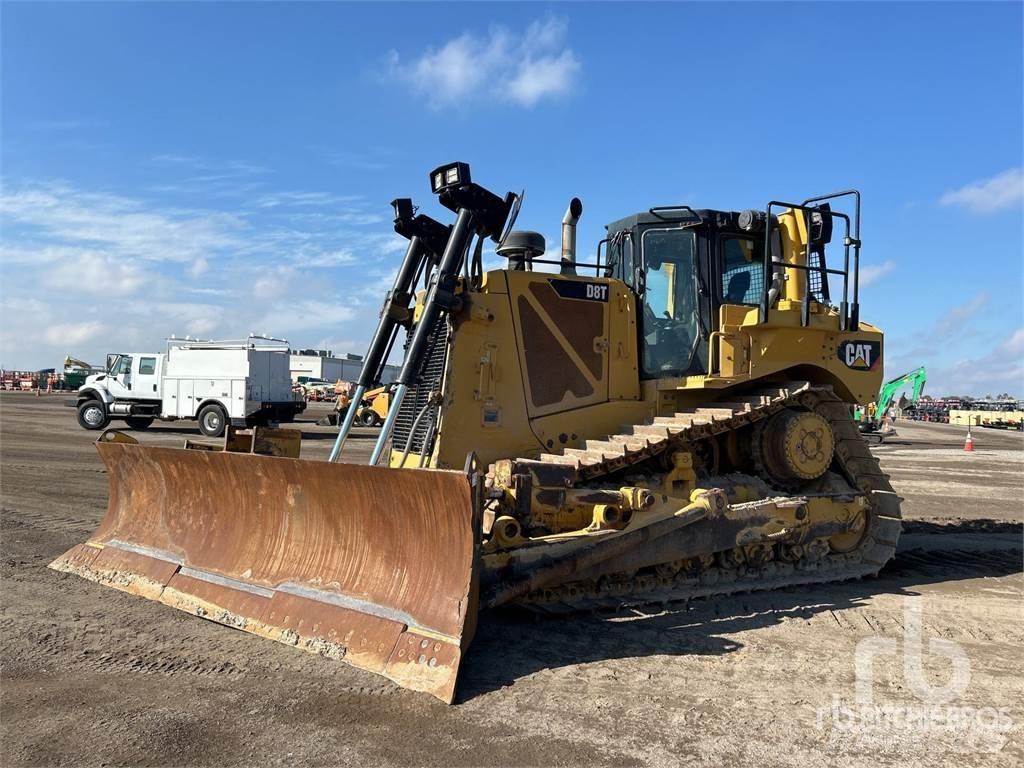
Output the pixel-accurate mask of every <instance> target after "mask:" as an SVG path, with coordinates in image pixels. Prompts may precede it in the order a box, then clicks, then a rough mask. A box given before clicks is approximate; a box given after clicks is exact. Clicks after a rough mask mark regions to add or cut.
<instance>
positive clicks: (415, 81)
mask: <svg viewBox="0 0 1024 768" xmlns="http://www.w3.org/2000/svg"><path fill="white" fill-rule="evenodd" d="M567 29H568V23H567V22H566V20H565V19H555V18H553V17H548V18H546V19H543V20H539V21H535V22H533V23H532V24H531V25H530V26H529V27H528V28H527V30H526V32H524V33H523V34H522V35H516V34H514V33H512V32H510V31H509V30H507V29H505V28H503V27H492V28H491V30H490V31H489V32H488V33H487V35H486V36H474V35H472V34H470V33H468V32H466V33H464V34H462V35H460V36H459V37H456V38H454V39H452V40H449V41H448V42H447V43H445V44H444V45H443V46H442V47H441V48H439V49H437V50H428V51H427V53H425V54H424V55H423V56H421V57H420V58H418V59H416V60H415V61H412V62H409V63H405V62H403V61H402V59H401V57H400V56H399V54H398V53H397V52H395V51H392V52H391V60H390V63H391V74H392V76H393V77H395V78H397V79H399V80H401V81H403V82H406V83H408V84H409V86H410V87H411V88H412V89H413V90H414V91H415V92H416V93H418V94H419V95H420V96H422V97H423V98H425V99H426V100H427V103H428V104H429V105H430V106H431V107H433V108H435V109H440V108H442V107H444V106H446V105H448V104H453V103H456V102H460V101H466V100H476V99H480V98H482V97H486V98H490V99H492V100H494V101H512V102H514V103H517V104H520V105H522V106H526V107H531V106H533V105H535V104H536V103H537V102H539V101H541V100H542V99H545V98H550V97H554V96H561V95H563V94H565V93H567V92H568V91H569V90H570V89H571V87H572V85H573V82H574V80H575V78H576V76H577V75H578V74H579V72H580V70H581V63H580V60H579V58H578V57H577V56H576V54H575V53H574V52H573V51H572V49H570V48H568V47H566V46H565V37H566V32H567Z"/></svg>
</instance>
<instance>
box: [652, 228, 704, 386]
mask: <svg viewBox="0 0 1024 768" xmlns="http://www.w3.org/2000/svg"><path fill="white" fill-rule="evenodd" d="M694 243H695V240H694V234H693V232H692V231H691V230H688V229H648V230H647V231H646V232H644V234H643V237H642V239H641V247H642V249H643V260H644V261H643V264H644V277H645V281H644V299H643V301H644V305H643V325H642V334H643V351H642V355H641V363H642V367H643V373H644V377H645V378H656V377H659V376H666V375H673V374H675V375H678V374H682V373H685V372H686V371H687V370H688V369H689V367H690V360H691V358H692V357H693V350H694V342H695V341H696V339H697V338H698V325H697V323H698V319H697V289H696V278H695V275H696V259H695V245H694Z"/></svg>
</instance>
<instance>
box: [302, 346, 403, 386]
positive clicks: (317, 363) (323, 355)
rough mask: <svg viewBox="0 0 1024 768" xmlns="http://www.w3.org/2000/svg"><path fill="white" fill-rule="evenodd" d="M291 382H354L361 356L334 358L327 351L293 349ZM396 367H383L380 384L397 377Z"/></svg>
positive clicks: (360, 366)
mask: <svg viewBox="0 0 1024 768" xmlns="http://www.w3.org/2000/svg"><path fill="white" fill-rule="evenodd" d="M289 367H290V369H291V374H292V381H295V382H298V381H299V378H300V377H302V378H303V379H307V378H308V379H323V380H324V381H337V380H338V379H341V380H342V381H355V380H356V379H358V378H359V372H360V371H361V370H362V369H363V356H362V355H352V354H344V355H342V356H341V357H335V356H334V352H333V351H332V350H329V349H293V350H291V364H290V366H289ZM398 370H399V369H398V366H397V365H386V366H384V374H383V376H382V377H381V383H382V384H390V383H391V382H392V381H394V380H395V378H397V376H398Z"/></svg>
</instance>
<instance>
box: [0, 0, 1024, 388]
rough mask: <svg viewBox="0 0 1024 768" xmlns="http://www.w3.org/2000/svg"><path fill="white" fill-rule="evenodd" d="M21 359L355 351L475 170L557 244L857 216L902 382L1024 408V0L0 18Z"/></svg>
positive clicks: (3, 214)
mask: <svg viewBox="0 0 1024 768" xmlns="http://www.w3.org/2000/svg"><path fill="white" fill-rule="evenodd" d="M2 15H3V18H2V40H0V43H2V83H0V85H2V95H0V99H2V102H0V107H2V122H0V128H2V140H0V152H2V154H0V161H2V168H0V178H2V185H3V187H2V193H0V225H2V242H0V247H2V251H0V255H2V259H3V273H2V276H3V281H2V286H0V291H2V293H0V303H2V306H0V313H2V314H0V364H2V365H4V366H5V367H32V368H37V367H42V366H59V364H60V361H61V360H62V359H63V357H64V355H65V354H68V353H70V354H73V355H74V356H76V357H82V358H85V359H89V360H93V361H100V360H102V356H103V354H104V353H105V352H107V351H112V350H118V349H127V348H132V349H143V348H146V349H149V348H160V347H161V346H162V340H163V339H164V338H165V337H166V336H167V335H169V334H171V333H176V334H178V335H184V334H199V335H202V336H213V337H221V338H223V337H238V336H243V335H245V334H246V333H248V332H250V331H252V332H257V333H264V332H265V333H271V334H275V335H283V336H285V337H287V338H288V339H290V340H291V341H292V342H293V344H294V345H297V346H327V347H330V348H333V349H334V350H336V351H354V352H362V351H363V347H364V345H365V343H366V341H367V337H368V335H369V333H370V331H371V330H372V325H373V324H374V322H375V318H376V313H377V308H378V306H379V303H380V301H381V299H382V297H383V293H384V291H385V290H386V288H387V286H388V284H389V282H390V276H391V274H392V272H393V270H394V269H395V268H396V266H397V262H398V259H399V258H400V255H401V252H402V250H403V246H404V243H403V241H401V240H400V239H399V238H398V237H397V236H395V235H394V234H393V233H392V232H391V229H390V208H389V206H388V202H389V201H390V200H391V199H392V198H393V197H396V196H413V197H414V198H416V199H417V200H418V201H419V202H420V203H422V204H423V207H424V209H425V210H427V211H428V212H431V213H433V214H434V215H435V216H437V217H439V218H441V217H443V216H446V215H447V216H449V218H450V214H446V212H444V211H443V210H440V209H439V207H438V206H437V205H436V203H435V202H434V201H433V200H431V199H430V198H429V191H428V187H427V172H428V171H429V170H430V169H431V168H433V167H434V166H436V165H439V164H441V163H443V162H448V161H450V160H454V159H462V160H466V161H468V162H470V163H471V164H472V167H473V170H474V177H475V178H476V179H477V180H478V181H480V182H482V183H484V184H485V185H487V186H489V187H491V188H493V189H495V190H496V191H499V192H504V191H506V190H510V189H512V190H516V191H518V190H520V189H522V188H525V189H526V191H527V196H526V203H525V205H524V209H523V213H522V215H521V217H520V225H521V226H522V227H524V228H531V229H537V230H539V231H540V232H542V233H544V234H545V235H546V236H547V237H548V241H549V244H550V243H552V242H553V239H554V237H555V236H556V235H557V231H558V221H559V220H560V218H561V214H562V212H563V210H564V208H565V205H566V202H567V201H568V199H569V198H570V197H571V196H573V195H578V196H580V197H581V198H582V199H583V202H584V207H585V208H584V214H583V219H582V221H581V225H580V227H581V229H580V241H581V247H582V248H583V249H585V250H588V251H589V250H591V249H592V248H593V247H594V244H595V243H596V242H597V240H598V239H599V238H600V237H601V234H602V232H603V226H604V224H605V223H607V222H608V221H611V220H613V219H616V218H618V217H620V216H622V215H626V214H629V213H633V212H635V211H638V210H645V209H646V208H648V207H650V206H652V205H664V204H674V203H688V204H690V205H694V206H701V207H711V208H715V207H719V208H727V209H733V210H741V209H743V208H748V207H762V206H763V205H764V203H765V202H766V201H767V200H768V199H772V198H776V199H797V198H800V199H803V198H804V197H808V196H810V195H812V194H816V193H821V192H826V191H832V190H835V189H839V188H847V187H851V186H854V187H858V188H859V189H861V191H862V192H863V194H864V213H863V216H864V220H863V232H862V235H863V240H864V251H863V274H864V281H863V282H864V284H865V287H864V290H863V296H862V300H863V301H862V315H863V317H864V318H865V319H868V320H869V321H871V322H874V323H877V324H878V325H881V326H882V327H883V328H884V330H885V331H886V333H887V360H886V372H887V374H888V375H892V376H895V375H898V374H900V373H903V372H904V371H906V370H908V369H911V368H913V367H916V366H917V365H920V364H925V365H927V366H928V367H929V369H930V373H931V376H930V379H931V381H930V384H929V387H928V391H930V392H931V393H932V394H939V393H954V392H955V393H973V394H985V393H988V392H993V393H994V392H997V391H998V392H1002V391H1005V390H1009V391H1011V392H1013V393H1015V394H1018V395H1022V396H1024V365H1022V358H1024V252H1022V248H1024V246H1022V242H1024V239H1022V234H1024V232H1022V227H1024V222H1022V196H1024V175H1022V142H1024V135H1022V122H1024V120H1022V118H1024V115H1022V92H1024V78H1022V59H1021V50H1022V47H1024V41H1022V32H1021V30H1022V22H1024V19H1022V5H1021V4H1019V3H1000V4H982V3H970V4H928V3H910V4H906V5H901V4H892V3H862V4H854V3H844V4H818V5H802V4H796V3H786V4H767V3H766V4H752V5H748V4H740V3H719V4H698V3H679V4H668V3H665V4H652V5H639V4H632V5H625V4H622V5H620V4H612V3H604V4H597V5H585V4H552V5H547V4H542V3H529V4H494V5H488V4H453V5H448V4H436V3H431V4H426V3H424V4H411V5H405V4H376V5H371V4H358V5H350V4H341V3H334V4H328V3H319V4H298V3H290V4H286V5H276V4H223V5H222V4H192V3H190V4H175V3H149V4H121V3H111V4H100V3H88V4H77V5H65V4H59V3H32V4H30V3H4V4H3V6H2Z"/></svg>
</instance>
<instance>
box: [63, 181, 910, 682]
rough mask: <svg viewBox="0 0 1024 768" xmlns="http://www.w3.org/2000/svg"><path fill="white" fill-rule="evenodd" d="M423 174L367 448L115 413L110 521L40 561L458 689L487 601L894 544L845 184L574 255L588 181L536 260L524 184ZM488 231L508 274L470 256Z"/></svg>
mask: <svg viewBox="0 0 1024 768" xmlns="http://www.w3.org/2000/svg"><path fill="white" fill-rule="evenodd" d="M430 181H431V188H432V191H433V193H435V194H436V195H437V196H438V198H439V200H440V202H441V203H442V204H443V205H444V206H445V207H446V208H448V209H450V210H451V211H452V212H453V213H454V214H455V220H454V223H452V224H450V225H445V224H442V223H440V222H438V221H435V220H434V219H432V218H430V217H428V216H426V215H424V214H420V213H417V209H416V208H414V206H413V204H412V201H411V200H409V199H407V198H403V199H398V200H395V201H394V202H393V206H394V208H395V229H396V232H398V233H399V234H400V235H402V236H404V237H405V238H407V239H408V240H409V243H408V248H407V250H406V254H405V257H404V259H403V261H402V263H401V265H400V267H399V269H398V273H397V277H396V279H395V283H394V287H393V289H392V290H391V291H390V292H389V294H388V295H387V298H386V300H385V303H384V307H383V310H382V312H381V316H380V320H379V324H378V328H377V330H376V332H375V334H374V336H373V340H372V342H371V344H370V348H369V350H368V352H367V355H366V357H365V358H364V360H365V365H364V368H363V371H362V374H361V376H360V379H359V381H358V382H357V387H356V391H355V392H354V394H353V398H352V399H353V401H354V402H361V401H362V398H363V396H364V394H365V393H366V392H368V391H370V390H372V389H373V388H374V387H375V386H376V385H378V384H379V382H380V377H381V374H382V371H383V365H384V363H385V362H386V360H387V358H388V356H389V355H390V353H391V350H392V347H393V345H394V344H395V343H396V342H397V343H399V344H402V345H404V356H403V363H402V366H401V372H400V374H399V377H398V379H397V381H396V383H395V386H394V389H393V392H392V394H391V397H390V402H389V408H388V410H387V415H386V417H385V419H384V423H383V426H382V429H381V432H380V434H379V438H378V440H377V442H376V444H375V446H374V449H373V455H372V457H371V461H370V464H369V465H368V466H363V465H357V464H344V463H338V459H339V457H340V455H341V451H342V447H343V444H344V442H345V439H346V437H347V435H348V433H349V430H350V429H351V427H352V423H353V421H354V419H355V417H356V409H352V408H350V409H349V410H348V412H347V414H346V418H345V420H344V423H343V424H342V425H341V426H340V428H339V433H338V436H337V441H336V443H335V445H334V448H333V450H332V451H331V455H330V459H329V461H326V462H324V461H311V460H305V459H300V458H297V456H298V446H297V444H296V443H295V435H294V434H290V435H284V434H283V433H284V432H285V431H282V432H280V433H275V432H274V431H273V430H260V429H259V428H257V429H256V430H255V434H251V435H248V436H242V437H240V436H239V435H238V434H232V435H231V436H230V440H229V441H228V442H226V443H225V445H224V446H223V448H222V449H221V450H186V449H171V448H158V447H147V446H145V445H142V444H138V443H137V442H136V441H134V440H133V439H132V438H129V437H127V436H126V435H121V434H120V433H117V432H108V433H106V434H105V435H104V436H103V437H101V438H100V440H99V441H97V448H98V450H99V453H100V455H101V457H102V459H103V461H104V462H105V464H106V466H107V469H108V472H109V479H110V501H109V508H108V511H107V514H106V517H105V518H104V519H103V521H102V523H101V524H100V526H99V528H98V530H97V531H96V532H95V533H94V534H93V536H92V537H91V538H90V539H89V540H88V541H86V542H85V543H84V544H81V545H79V546H76V547H74V548H73V549H72V550H70V551H69V552H67V553H66V554H64V555H63V556H61V557H60V558H58V559H57V560H56V561H54V563H53V564H52V566H51V567H53V568H56V569H58V570H62V571H68V572H71V573H75V574H78V575H81V576H84V577H86V578H89V579H92V580H94V581H97V582H100V583H102V584H106V585H108V586H112V587H115V588H117V589H121V590H125V591H128V592H132V593H135V594H138V595H142V596H144V597H148V598H151V599H153V600H158V601H160V602H162V603H165V604H167V605H171V606H174V607H177V608H180V609H182V610H185V611H188V612H190V613H193V614H196V615H198V616H202V617H204V618H207V619H211V620H214V621H218V622H221V623H223V624H226V625H228V626H230V627H235V628H238V629H243V630H246V631H248V632H253V633H256V634H259V635H263V636H265V637H268V638H272V639H274V640H278V641H280V642H283V643H287V644H289V645H293V646H296V647H297V648H300V649H304V650H307V651H311V652H314V653H318V654H321V655H323V656H325V657H329V658H332V659H340V660H342V661H345V662H347V663H350V664H353V665H355V666H357V667H360V668H362V669H366V670H370V671H373V672H376V673H379V674H381V675H384V676H386V677H388V678H390V679H391V680H393V681H395V682H397V683H398V684H399V685H402V686H405V687H407V688H410V689H414V690H417V691H424V692H428V693H430V694H432V695H434V696H436V697H438V698H440V699H442V700H443V701H446V702H451V701H452V700H453V698H454V696H455V685H456V677H457V673H458V669H459V665H460V661H461V659H462V657H463V654H464V653H466V651H467V648H468V646H469V644H470V642H471V640H472V637H473V633H474V629H475V626H476V621H477V615H478V612H479V611H480V610H482V609H485V608H493V607H496V606H502V605H507V604H519V605H524V606H527V607H529V608H532V609H536V610H537V611H542V612H559V611H580V610H590V609H594V608H602V607H619V606H625V605H632V604H643V603H648V602H656V603H664V602H667V601H674V600H679V601H685V600H689V599H692V598H698V597H704V598H711V599H713V598H715V597H716V596H721V595H727V594H730V593H733V592H738V591H750V590H760V589H774V588H779V587H785V586H790V585H799V584H811V583H816V582H829V581H838V580H844V579H852V578H859V577H863V576H870V575H873V574H875V573H877V572H878V570H879V569H880V568H881V567H882V566H883V565H884V564H885V563H886V562H887V561H888V560H889V559H890V558H891V557H892V556H893V554H894V551H895V547H896V543H897V539H898V537H899V534H900V500H899V498H898V496H897V495H896V494H895V493H894V492H893V490H892V488H891V487H890V485H889V482H888V480H887V478H886V476H885V475H883V474H882V473H881V472H880V470H879V466H878V463H877V461H876V460H875V459H874V458H873V457H872V456H871V454H870V453H869V451H868V449H867V447H866V445H865V443H864V440H863V439H862V438H861V436H860V434H859V432H858V429H857V425H856V423H854V421H853V420H852V418H851V408H852V406H853V405H854V404H858V403H859V404H864V403H867V402H869V401H870V400H871V399H872V398H873V397H874V396H875V393H877V392H878V388H879V385H880V383H881V376H882V333H881V331H880V330H879V329H877V328H875V327H873V326H871V325H869V324H867V323H866V322H863V321H861V320H860V317H859V315H860V306H859V298H858V272H859V270H858V264H859V256H860V247H861V242H860V195H859V193H857V192H856V191H849V192H842V193H837V194H834V195H825V196H821V197H813V198H810V199H807V200H804V201H803V202H800V203H787V202H782V201H775V200H773V201H771V202H769V203H768V204H767V205H766V206H765V207H764V208H763V209H758V210H745V211H742V212H737V211H719V210H707V209H694V208H691V207H689V206H685V205H682V206H669V207H655V208H651V209H649V210H647V211H645V212H642V213H638V214H635V215H632V216H628V217H626V218H622V219H619V220H618V221H615V222H613V223H611V224H609V225H608V226H607V237H605V238H604V239H603V240H602V241H601V243H600V244H599V246H598V248H597V253H596V255H595V257H594V259H593V261H592V262H590V263H584V262H582V261H580V260H578V259H577V255H576V225H577V221H578V220H579V218H580V215H581V214H582V204H581V203H580V201H579V200H577V199H574V200H573V201H572V202H571V204H570V205H569V209H568V211H567V212H566V214H565V217H564V219H563V221H562V238H561V240H562V242H561V248H560V251H559V253H558V255H557V257H554V258H545V243H544V238H543V237H541V236H540V235H539V234H537V233H535V232H526V231H515V230H513V225H514V222H515V220H516V218H517V215H518V212H519V208H520V205H521V202H522V196H521V195H514V194H512V193H509V194H507V195H505V196H504V197H500V196H498V195H496V194H494V193H492V192H490V191H488V190H487V189H485V188H484V187H482V186H480V185H479V184H476V183H475V182H473V181H472V179H471V177H470V169H469V167H468V166H467V165H465V164H464V163H453V164H450V165H446V166H442V167H440V168H438V169H437V170H435V171H433V172H432V173H431V174H430ZM844 211H845V212H844ZM834 232H835V233H836V236H835V240H836V243H835V245H833V247H832V248H831V249H829V258H828V259H826V246H827V245H829V244H831V243H832V241H833V233H834ZM487 238H490V239H492V240H493V241H494V242H495V243H496V244H497V253H498V254H499V255H500V256H501V257H503V258H505V259H507V268H505V269H495V270H490V271H485V270H484V269H483V266H482V265H483V259H482V251H483V244H484V241H485V239H487ZM474 239H475V244H474ZM833 292H835V294H837V295H835V296H834V295H833ZM243 438H244V439H243ZM284 444H287V446H289V447H288V448H287V450H283V449H281V448H280V446H281V445H284ZM293 457H294V458H293ZM595 642H598V643H599V642H600V638H596V639H595Z"/></svg>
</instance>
